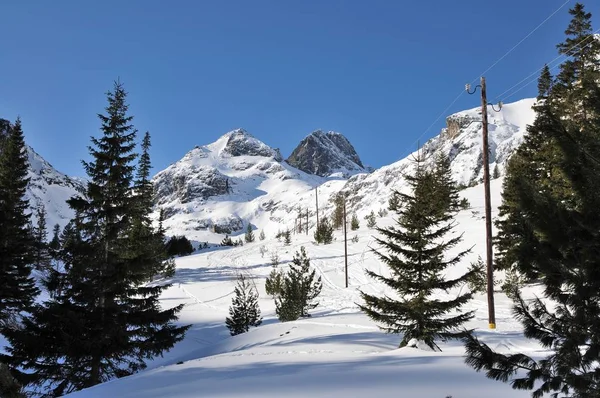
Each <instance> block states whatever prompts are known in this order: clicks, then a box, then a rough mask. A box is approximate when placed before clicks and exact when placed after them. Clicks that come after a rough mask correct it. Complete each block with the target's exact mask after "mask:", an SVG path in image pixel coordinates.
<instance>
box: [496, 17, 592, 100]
mask: <svg viewBox="0 0 600 398" xmlns="http://www.w3.org/2000/svg"><path fill="white" fill-rule="evenodd" d="M598 32H600V28H598V29H596V30H595V31H594V32H593V33H592V34H590V35H589V36H586V37H585V38H583V39H582V40H581V41H579V42H578V43H576V44H574V45H573V46H571V48H569V49H568V50H567V51H571V50H572V49H574V48H575V47H577V46H580V45H581V44H582V43H583V42H585V41H586V40H589V39H590V38H591V39H593V38H594V35H595V34H596V33H598ZM566 57H567V55H566V54H561V55H559V56H557V57H556V58H554V59H553V60H552V61H550V62H547V63H545V64H544V65H552V64H553V63H555V62H557V61H558V62H560V61H562V60H563V59H564V58H566ZM555 66H556V65H555ZM555 66H552V68H554V67H555ZM542 69H544V66H542V67H541V68H539V69H537V70H535V71H534V72H532V73H531V74H529V75H528V76H527V77H525V78H524V79H522V80H520V81H519V82H517V83H516V84H514V85H512V86H511V87H510V88H508V89H507V90H505V91H504V92H502V93H501V94H499V95H497V96H496V99H498V98H501V97H502V96H503V95H505V94H506V93H508V92H510V91H512V90H513V89H515V88H516V87H518V86H520V85H521V84H522V83H523V82H526V81H528V80H529V79H531V78H532V77H533V76H535V78H536V79H537V76H538V74H539V73H540V71H541V70H542ZM529 84H531V82H528V83H526V84H525V86H527V85H529ZM525 86H524V87H525ZM524 87H523V88H524ZM521 89H522V88H521ZM521 89H519V90H518V91H520V90H521ZM516 92H517V91H515V93H516ZM515 93H512V94H511V96H512V95H514V94H515ZM505 98H507V97H504V98H502V99H505Z"/></svg>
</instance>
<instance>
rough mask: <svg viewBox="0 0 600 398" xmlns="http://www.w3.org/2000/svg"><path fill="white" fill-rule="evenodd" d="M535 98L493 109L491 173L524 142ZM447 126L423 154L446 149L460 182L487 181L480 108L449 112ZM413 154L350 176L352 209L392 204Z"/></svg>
mask: <svg viewBox="0 0 600 398" xmlns="http://www.w3.org/2000/svg"><path fill="white" fill-rule="evenodd" d="M534 103H535V99H533V98H529V99H523V100H520V101H517V102H514V103H510V104H505V105H504V106H503V107H502V109H501V110H500V112H495V111H493V110H492V108H491V107H489V108H488V126H489V135H488V139H489V147H490V156H489V160H490V173H491V172H492V171H493V170H494V168H496V166H497V169H498V172H499V175H502V174H503V173H504V168H505V167H506V162H507V160H508V159H509V158H510V156H511V155H512V153H513V152H514V150H515V149H516V148H517V147H518V146H519V144H520V143H521V142H522V140H523V136H524V134H525V133H526V127H527V125H528V124H532V123H533V121H534V119H535V112H534V111H533V109H532V106H533V105H534ZM446 126H447V127H446V128H445V129H443V130H442V132H441V133H440V134H439V135H438V136H436V137H434V138H432V139H431V140H429V141H427V142H426V143H425V145H423V147H422V149H421V151H422V152H421V154H422V155H424V157H425V158H426V162H429V161H433V160H434V159H435V155H436V154H438V153H443V154H446V155H448V156H449V157H450V161H451V167H452V174H453V177H454V179H455V181H457V182H458V183H459V184H461V185H464V186H472V185H474V184H477V183H480V182H481V181H483V161H482V160H483V157H482V156H483V152H482V141H481V140H482V138H481V135H482V131H481V130H482V124H481V108H473V109H470V110H466V111H462V112H458V113H455V114H453V115H451V116H449V117H447V118H446ZM414 156H416V153H413V154H411V155H409V156H408V157H406V158H404V159H402V160H400V161H398V162H396V163H393V164H391V165H389V166H384V167H382V168H380V169H377V170H376V171H374V172H373V173H371V174H359V175H356V176H353V177H351V178H350V179H349V180H348V182H347V183H346V184H345V185H344V187H343V188H342V189H343V190H344V191H345V192H348V194H349V195H350V196H349V205H350V208H351V209H355V210H357V212H358V213H359V215H362V214H365V213H368V212H369V211H371V210H375V211H377V210H378V209H381V208H387V201H388V198H389V197H390V195H391V192H392V190H402V189H403V187H404V186H405V183H404V175H405V174H406V173H409V174H410V173H412V171H413V168H414V162H413V161H412V159H414Z"/></svg>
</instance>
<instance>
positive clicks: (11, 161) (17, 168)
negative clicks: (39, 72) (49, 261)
mask: <svg viewBox="0 0 600 398" xmlns="http://www.w3.org/2000/svg"><path fill="white" fill-rule="evenodd" d="M4 129H6V130H8V131H6V132H5V133H4V134H3V135H4V138H3V139H2V141H3V143H2V152H0V225H1V227H0V286H1V287H2V288H0V328H2V327H3V326H6V322H8V321H10V320H11V319H14V318H15V317H16V316H18V314H19V313H20V312H21V311H25V310H28V309H30V307H31V305H32V304H33V301H34V299H35V297H36V296H37V294H38V292H39V291H38V289H37V288H36V286H35V281H34V280H33V278H32V277H31V271H32V265H33V261H34V258H33V256H32V254H33V252H34V245H35V242H34V241H33V239H32V236H31V231H30V228H29V223H30V214H29V210H28V207H29V203H28V201H27V198H26V197H25V193H26V189H27V184H28V183H29V179H28V178H27V172H28V161H27V152H26V148H25V140H24V137H23V130H22V128H21V120H20V119H17V120H16V122H15V124H14V126H12V128H11V127H10V126H5V127H4Z"/></svg>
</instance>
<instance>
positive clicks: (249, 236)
mask: <svg viewBox="0 0 600 398" xmlns="http://www.w3.org/2000/svg"><path fill="white" fill-rule="evenodd" d="M244 240H245V241H246V243H252V242H254V232H252V225H250V224H248V228H246V234H245V235H244Z"/></svg>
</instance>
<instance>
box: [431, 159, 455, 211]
mask: <svg viewBox="0 0 600 398" xmlns="http://www.w3.org/2000/svg"><path fill="white" fill-rule="evenodd" d="M433 175H434V177H435V179H436V180H437V181H436V186H437V188H436V190H435V192H434V198H433V200H435V201H436V202H434V203H433V205H434V206H436V207H437V208H439V211H440V212H442V213H443V214H447V213H448V212H455V211H457V210H459V209H460V197H459V195H458V185H457V184H456V182H455V181H454V179H453V178H452V169H451V168H450V158H449V157H448V156H446V155H444V154H439V155H438V156H437V157H436V159H435V163H434V170H433Z"/></svg>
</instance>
